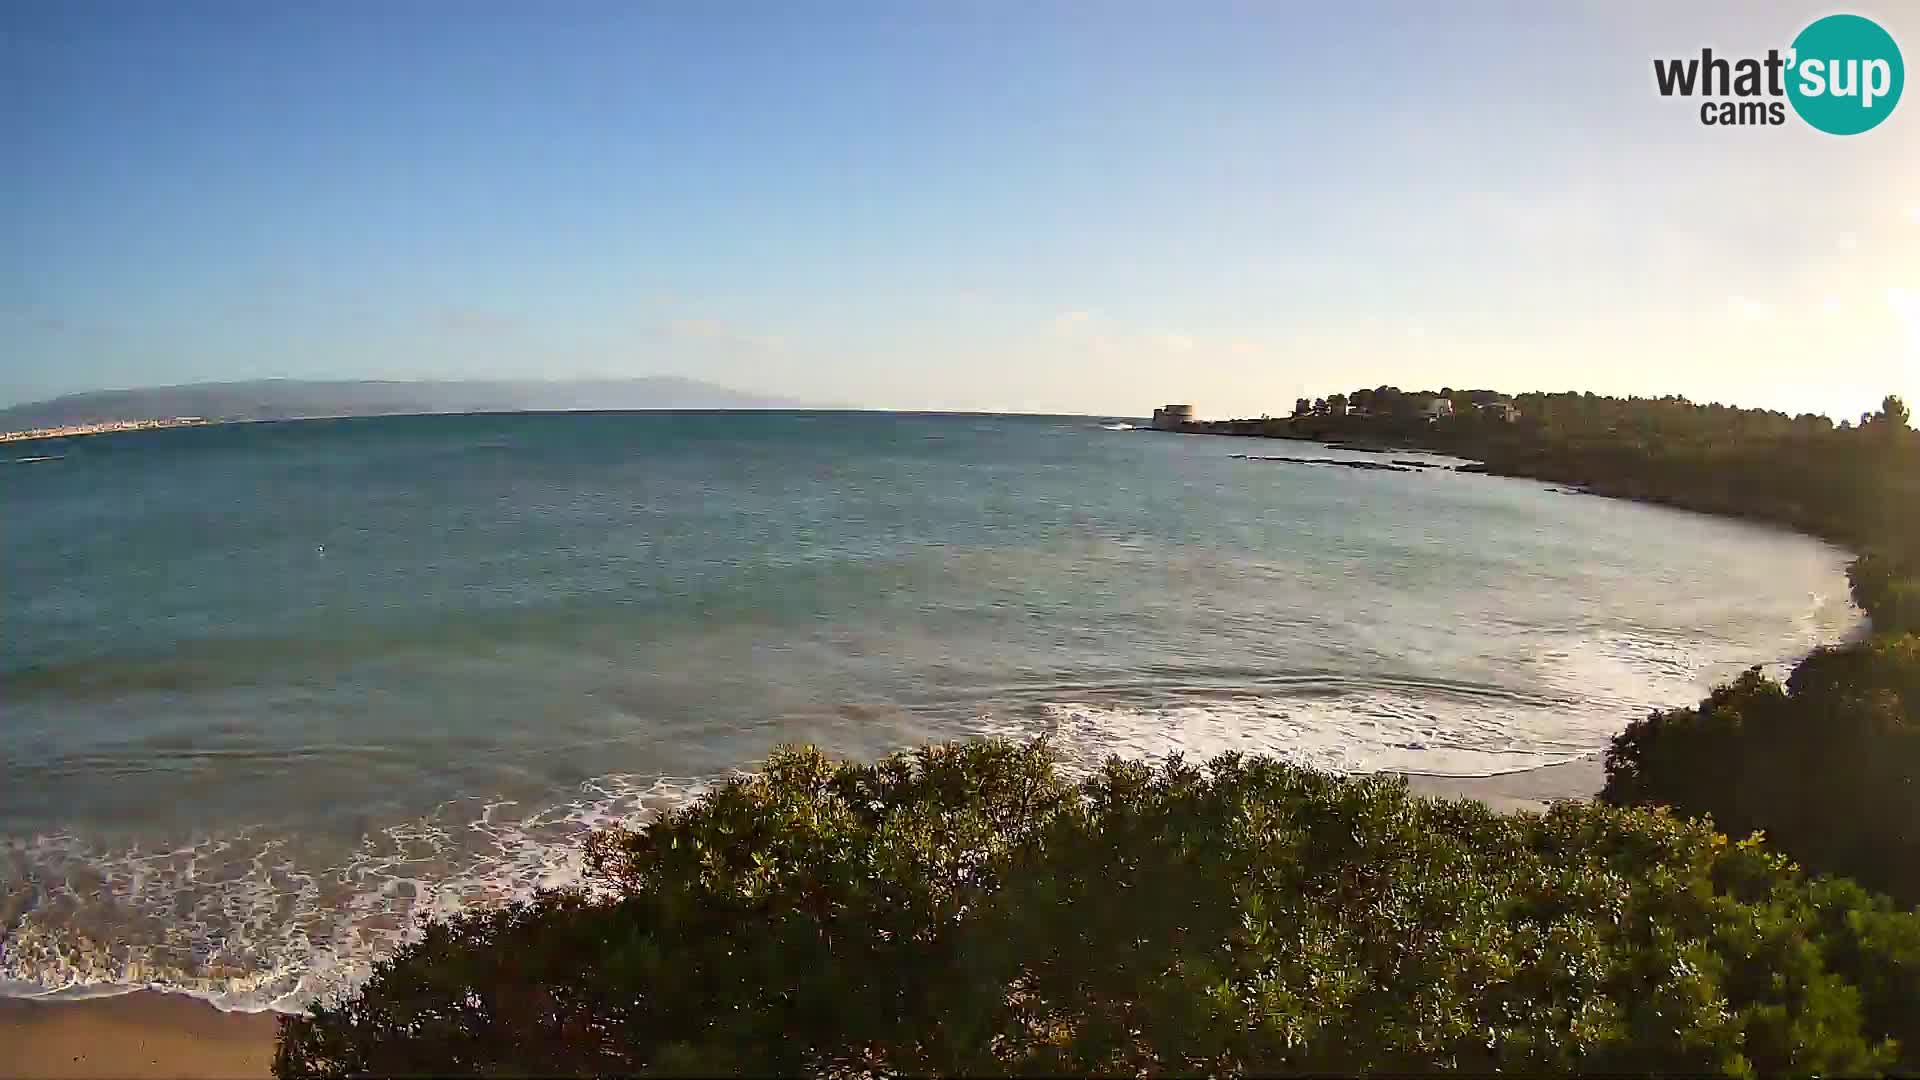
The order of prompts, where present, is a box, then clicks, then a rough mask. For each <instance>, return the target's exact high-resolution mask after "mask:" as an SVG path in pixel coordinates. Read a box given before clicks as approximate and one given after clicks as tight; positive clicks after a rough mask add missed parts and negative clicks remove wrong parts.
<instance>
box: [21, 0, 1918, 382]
mask: <svg viewBox="0 0 1920 1080" xmlns="http://www.w3.org/2000/svg"><path fill="white" fill-rule="evenodd" d="M1833 10H1836V9H1833V8H1829V7H1825V6H1822V5H1819V4H1806V3H1799V4H1794V3H1742V4H1737V5H1736V4H1721V5H1712V6H1711V7H1709V6H1708V5H1673V4H1662V3H1622V2H1617V0H1614V2H1604V3H1593V4H1587V5H1580V4H1575V3H1564V4H1539V3H1535V2H1532V0H1528V2H1521V3H1512V4H1493V3H1475V2H1471V0H1462V2H1460V3H1448V4H1439V5H1436V4H1427V3H1411V2H1410V3H1400V4H1368V3H1344V2H1343V3H1339V4H1332V3H1329V4H1326V5H1325V6H1324V8H1315V7H1311V6H1309V5H1306V4H1281V3H1252V4H1234V5H1229V4H1212V3H1194V4H1173V3H1164V2H1160V3H1124V2H1111V3H1109V2H1104V0H1103V2H1098V3H1096V2H1091V0H1076V2H1074V3H1057V4H1046V3H1042V4H1032V3H1015V2H1011V0H982V2H980V3H971V4H951V3H942V2H925V0H923V2H896V3H885V4H875V5H871V6H868V5H856V4H851V3H840V2H835V0H814V2H809V3H803V4H790V3H780V4H776V3H772V2H766V3H745V4H742V3H727V2H716V3H713V4H673V3H661V4H631V3H618V4H614V3H609V4H598V3H586V2H581V0H557V2H555V3H548V4H531V3H520V4H492V3H487V2H485V0H477V2H473V3H465V2H463V3H458V4H456V3H453V2H451V0H405V2H402V3H397V4H373V3H348V4H327V5H298V6H295V5H290V4H284V3H273V2H267V3H260V2H248V3H224V2H222V3H158V2H156V3H151V4H136V3H131V2H127V0H118V2H114V3H107V4H94V3H87V2H82V0H61V2H58V3H45V2H37V0H19V2H16V3H11V4H7V5H4V6H0V145H4V147H5V148H6V149H5V158H6V163H7V164H6V168H4V169H0V404H6V403H12V402H18V401H27V400H33V399H38V398H43V397H48V396H52V395H56V394H60V393H67V392H73V391H81V390H89V389H98V388H107V387H132V386H151V385H163V384H173V383H183V382H197V381H210V380H231V379H248V378H266V377H285V378H400V379H406V378H462V377H473V378H497V377H510V378H523V377H532V378H569V377H606V376H623V375H632V376H641V375H657V374H673V375H683V376H688V377H693V378H699V379H705V380H708V381H712V382H716V383H721V384H724V385H728V386H732V387H735V388H738V389H743V390H751V391H758V392H764V393H769V394H779V395H784V396H790V397H795V398H800V399H804V400H810V401H821V402H833V403H847V404H857V405H861V406H867V407H875V408H896V409H951V410H990V411H1022V412H1069V413H1094V414H1102V413H1104V414H1112V415H1120V416H1130V415H1136V416H1137V415H1144V414H1145V413H1147V412H1149V411H1150V410H1151V409H1152V408H1153V407H1155V406H1157V405H1160V404H1164V403H1168V402H1191V403H1193V404H1194V405H1195V406H1196V407H1197V409H1198V411H1199V413H1200V414H1201V415H1202V416H1251V415H1259V414H1262V413H1272V414H1276V415H1277V414H1284V413H1286V412H1288V411H1290V410H1291V408H1292V403H1293V401H1294V399H1295V398H1297V397H1300V396H1303V395H1304V396H1309V397H1312V396H1320V395H1324V394H1327V393H1330V392H1333V391H1336V390H1349V389H1352V388H1354V387H1357V386H1372V385H1380V384H1394V385H1399V386H1402V387H1405V388H1408V389H1413V388H1439V387H1442V386H1451V387H1456V388H1467V387H1473V388H1479V387H1490V388H1495V389H1502V390H1508V391H1515V392H1518V391H1524V390H1534V389H1546V390H1562V389H1578V390H1593V391H1596V392H1601V393H1614V394H1629V393H1632V394H1652V395H1659V394H1667V393H1677V394H1685V395H1687V396H1689V397H1691V398H1693V399H1695V400H1698V401H1725V402H1729V403H1736V404H1742V405H1754V406H1764V407H1769V408H1778V409H1784V410H1786V411H1788V412H1794V413H1798V412H1802V411H1814V412H1825V413H1829V414H1831V415H1834V416H1836V417H1843V418H1844V417H1852V416H1856V415H1858V414H1859V413H1860V412H1862V411H1865V410H1868V409H1871V408H1873V407H1875V406H1876V405H1877V404H1878V402H1879V400H1880V398H1881V396H1882V395H1884V394H1886V393H1889V392H1897V393H1900V394H1902V395H1904V396H1905V397H1907V398H1908V399H1909V400H1910V401H1920V92H1916V93H1915V94H1913V95H1908V96H1910V97H1915V98H1916V99H1917V100H1914V101H1911V102H1906V103H1903V104H1902V105H1901V106H1899V107H1897V108H1896V109H1895V110H1894V112H1893V114H1892V115H1891V116H1890V117H1889V118H1888V119H1887V121H1886V122H1885V123H1883V124H1881V125H1880V126H1879V127H1878V128H1876V129H1874V130H1873V131H1870V132H1867V133H1865V134H1862V135H1857V136H1852V137H1844V138H1843V137H1836V136H1831V135H1826V134H1823V133H1820V132H1818V131H1815V130H1813V129H1811V128H1810V127H1808V126H1806V125H1804V124H1802V123H1800V122H1799V121H1798V120H1797V119H1796V118H1792V117H1791V116H1790V118H1789V122H1788V124H1786V125H1784V126H1780V127H1745V128H1716V127H1706V126H1702V125H1701V124H1700V122H1699V119H1698V115H1697V105H1698V103H1697V102H1689V101H1684V100H1679V99H1662V98H1661V97H1660V96H1659V95H1658V93H1657V92H1656V90H1655V88H1654V80H1653V70H1652V60H1653V59H1654V58H1656V57H1658V58H1666V57H1683V56H1688V55H1698V53H1699V50H1700V49H1701V47H1702V46H1711V47H1713V48H1714V50H1715V51H1716V53H1720V54H1723V55H1735V56H1740V55H1763V54H1764V53H1765V50H1766V49H1767V48H1769V47H1777V48H1782V49H1784V48H1785V47H1786V46H1787V45H1788V44H1789V43H1790V42H1791V40H1792V39H1793V37H1794V35H1795V34H1796V33H1797V32H1798V31H1799V30H1800V28H1802V27H1803V26H1805V25H1806V24H1807V23H1809V22H1811V21H1812V20H1813V19H1815V18H1817V17H1819V16H1821V15H1825V14H1829V13H1831V12H1832V11H1833ZM1844 10H1849V11H1853V12H1855V13H1858V14H1862V15H1866V16H1868V17H1870V18H1873V19H1875V20H1876V21H1878V22H1879V23H1880V24H1881V25H1882V26H1883V27H1885V28H1886V29H1887V30H1888V31H1889V32H1890V33H1892V35H1893V37H1894V38H1895V40H1896V41H1898V42H1900V43H1902V44H1903V46H1904V47H1905V52H1906V58H1907V60H1908V62H1909V63H1910V64H1911V63H1913V62H1915V60H1916V59H1920V6H1916V5H1913V4H1910V3H1904V2H1899V0H1896V2H1891V3H1887V2H1875V3H1863V4H1856V5H1854V6H1852V7H1849V8H1846V9H1844Z"/></svg>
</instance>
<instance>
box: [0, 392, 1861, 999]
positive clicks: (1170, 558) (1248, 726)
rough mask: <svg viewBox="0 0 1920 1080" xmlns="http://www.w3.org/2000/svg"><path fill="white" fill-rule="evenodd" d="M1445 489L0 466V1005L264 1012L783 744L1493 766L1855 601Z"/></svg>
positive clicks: (868, 453) (1048, 460)
mask: <svg viewBox="0 0 1920 1080" xmlns="http://www.w3.org/2000/svg"><path fill="white" fill-rule="evenodd" d="M1275 448H1280V449H1275ZM1249 455H1251V456H1249ZM1263 455H1267V456H1273V455H1284V456H1290V457H1316V458H1324V459H1329V460H1332V461H1362V462H1370V463H1375V464H1391V463H1392V462H1394V461H1399V462H1402V463H1407V462H1413V463H1418V464H1419V465H1421V466H1424V467H1414V466H1413V465H1409V464H1402V465H1401V466H1400V468H1401V469H1402V470H1404V471H1389V470H1384V469H1369V470H1360V469H1352V468H1346V467H1341V466H1340V465H1337V464H1297V463H1291V462H1282V461H1265V460H1259V458H1260V457H1261V456H1263ZM1456 464H1458V462H1455V461H1452V460H1450V459H1446V458H1440V457H1435V456H1432V455H1426V454H1417V453H1407V452H1395V453H1392V454H1390V455H1376V454H1364V453H1357V452H1353V451H1348V450H1340V449H1334V448H1329V447H1323V446H1319V445H1317V444H1311V443H1291V442H1268V441H1262V440H1250V439H1235V438H1218V437H1204V436H1190V435H1177V434H1169V433H1162V432H1154V431H1145V430H1138V429H1136V428H1135V427H1134V426H1133V422H1132V421H1129V420H1126V419H1125V418H1107V417H1067V416H995V415H952V414H945V415H924V414H897V413H855V412H785V413H782V412H767V413H743V412H732V413H691V412H690V413H566V414H513V415H461V416H416V417H386V418H366V419H340V420H311V421H294V422H284V423H251V424H228V425H214V426H206V427H189V428H178V429H172V430H158V431H135V432H124V433H116V434H106V435H95V436H90V437H85V438H72V439H63V440H49V441H38V442H31V443H15V444H8V445H5V446H0V641H4V648H3V651H0V845H3V846H0V905H3V906H0V935H3V936H0V992H4V993H8V994H14V995H51V996H69V997H71V996H86V995H94V994H105V993H115V992H121V991H124V990H127V989H130V988H135V987H152V988H158V989H164V990H174V991H181V992H186V993H191V994H195V995H198V996H201V997H204V998H207V999H209V1000H211V1001H213V1002H214V1003H215V1004H217V1005H220V1006H221V1007H223V1008H227V1009H245V1010H258V1009H269V1008H271V1009H281V1010H298V1009H300V1008H303V1007H304V1006H306V1005H307V1004H309V1003H311V1002H312V1001H314V1000H316V999H317V998H319V997H321V996H323V995H327V994H332V993H337V992H339V991H340V990H342V989H344V988H348V987H351V986H352V985H353V984H354V983H355V981H356V980H359V979H362V978H364V977H365V976H366V974H367V972H368V970H369V968H370V965H371V964H372V963H373V962H374V961H375V960H376V959H378V958H379V957H381V956H384V955H387V954H389V953H391V951H392V950H393V949H395V948H396V947H398V946H399V945H400V944H401V943H402V942H404V941H405V940H406V939H407V938H408V936H409V935H411V934H413V933H416V932H417V927H418V925H419V923H420V920H422V919H423V918H429V917H434V916H438V915H444V914H447V913H451V912H456V911H460V910H463V909H470V908H473V907H476V906H482V905H490V904H500V903H504V902H507V901H509V900H511V899H512V898H514V897H517V896H524V895H527V894H529V893H530V892H531V891H533V890H534V889H536V888H539V887H542V886H555V885H565V884H569V883H572V882H575V881H577V880H578V879H579V874H580V855H579V852H580V841H581V839H582V837H583V836H584V835H585V834H586V833H587V832H588V831H590V830H592V829H595V828H600V827H605V826H608V825H613V824H619V823H627V824H636V823H639V822H643V821H645V820H647V819H648V818H649V817H650V816H651V815H655V814H658V813H660V812H662V811H663V810H666V809H668V808H671V807H673V806H677V805H681V804H683V803H684V802H685V801H687V800H688V799H691V798H694V797H697V796H698V795H699V793H700V792H702V791H704V790H707V789H708V788H710V787H711V786H712V785H714V784H715V783H716V782H718V781H720V780H723V779H724V778H726V777H728V776H731V775H737V774H739V773H740V772H742V771H751V770H752V769H754V767H755V765H756V762H759V761H761V760H763V759H764V757H765V755H766V754H767V752H768V750H769V749H771V748H772V747H773V746H775V745H777V744H780V743H814V744H817V745H819V746H820V747H822V748H824V749H826V750H828V751H830V752H832V753H834V754H837V755H845V756H849V757H854V758H861V759H870V758H875V757H878V756H880V755H883V754H885V753H888V752H889V751H892V750H895V749H899V748H903V747H908V746H912V745H916V744H920V743H924V742H926V741H928V740H941V739H954V738H966V737H974V736H983V735H990V736H1001V737H1009V738H1018V739H1028V738H1033V737H1039V736H1046V737H1048V738H1050V739H1051V740H1052V741H1053V743H1054V745H1055V747H1056V748H1057V750H1058V751H1059V753H1060V754H1061V756H1062V759H1063V761H1064V762H1065V767H1066V768H1068V769H1069V770H1070V771H1076V772H1084V771H1086V770H1090V769H1093V768H1096V767H1097V766H1098V765H1099V764H1100V763H1101V762H1102V761H1104V760H1105V759H1106V758H1107V757H1109V756H1110V755H1121V756H1125V757H1131V758H1141V759H1148V760H1162V759H1165V758H1167V757H1168V756H1170V755H1174V754H1183V755H1186V756H1188V757H1189V758H1199V757H1206V756H1210V755H1212V754H1215V753H1218V752H1221V751H1226V750H1239V751H1249V752H1258V753H1265V754H1273V755H1277V756H1279V757H1282V758H1286V759H1288V760H1291V761H1295V762H1299V763H1301V764H1303V765H1310V766H1314V767H1317V768H1323V769H1329V770H1335V771H1340V772H1349V773H1351V772H1374V771H1395V772H1404V773H1416V774H1431V775H1437V776H1456V777H1459V776H1464V777H1473V776H1493V775H1499V774H1505V773H1511V772H1517V771H1521V770H1528V769H1535V768H1540V767H1542V766H1548V765H1553V764H1557V763H1564V762H1569V761H1575V760H1579V759H1582V758H1592V757H1593V756H1594V755H1596V754H1598V753H1600V752H1602V751H1603V750H1604V747H1605V745H1606V743H1607V740H1608V738H1609V737H1610V736H1612V735H1613V734H1615V733H1616V732H1618V731H1619V730H1620V729H1621V728H1622V727H1624V726H1625V725H1626V724H1627V723H1629V722H1631V721H1632V720H1634V719H1637V718H1639V717H1640V716H1643V715H1645V714H1646V713H1647V712H1648V711H1649V710H1651V709H1655V708H1661V707H1670V706H1676V705H1682V704H1688V703H1691V702H1692V701H1693V700H1695V699H1697V698H1698V697H1699V696H1700V695H1701V694H1702V693H1703V692H1704V691H1705V690H1706V689H1708V688H1709V687H1710V686H1711V685H1712V684H1713V683H1715V682H1716V681H1718V680H1724V679H1726V678H1728V677H1730V676H1732V675H1735V674H1737V673H1738V672H1739V671H1740V670H1741V669H1743V668H1745V667H1747V666H1749V665H1752V664H1757V663H1759V664H1776V665H1778V664H1786V663H1790V662H1792V661H1793V660H1794V659H1796V658H1797V657H1799V656H1800V655H1802V654H1804V653H1805V652H1806V651H1807V650H1809V649H1811V648H1813V647H1815V646H1817V645H1820V644H1823V643H1826V642H1830V641H1835V640H1838V639H1841V638H1844V637H1846V636H1847V635H1848V634H1850V633H1852V632H1854V631H1855V630H1856V628H1857V627H1858V626H1859V624H1860V616H1859V614H1858V612H1857V611H1855V610H1854V608H1853V607H1852V606H1851V605H1850V603H1849V602H1848V599H1847V592H1846V582H1845V578H1844V574H1843V569H1844V566H1845V561H1846V559H1847V554H1846V553H1845V552H1843V551H1840V550H1838V549H1836V548H1833V547H1831V546H1828V545H1826V544H1823V543H1820V542H1817V541H1815V540H1811V539H1808V538H1806V537H1803V536H1798V535H1794V534H1792V533H1789V532H1785V531H1781V530H1776V529H1771V528H1766V527H1760V526H1756V525H1753V524H1749V523H1743V522H1736V521H1728V520H1721V519H1716V518H1712V517H1706V516H1702V515H1697V514H1691V513H1686V512H1681V511H1676V510H1671V509H1666V508H1661V507H1655V506H1648V505H1641V504H1636V503H1632V502H1623V501H1614V500H1608V499H1601V498H1596V497H1592V496H1588V495H1582V494H1578V493H1574V492H1570V491H1567V490H1565V489H1563V488H1559V487H1556V486H1554V485H1549V484H1541V483H1535V482H1532V481H1526V480H1517V479H1510V478H1501V477H1492V476H1484V475H1477V474H1472V473H1465V472H1458V471H1455V470H1454V469H1453V468H1452V466H1453V465H1456Z"/></svg>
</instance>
